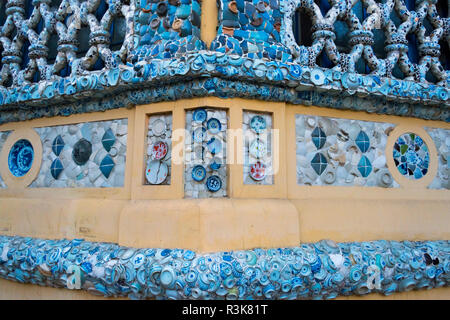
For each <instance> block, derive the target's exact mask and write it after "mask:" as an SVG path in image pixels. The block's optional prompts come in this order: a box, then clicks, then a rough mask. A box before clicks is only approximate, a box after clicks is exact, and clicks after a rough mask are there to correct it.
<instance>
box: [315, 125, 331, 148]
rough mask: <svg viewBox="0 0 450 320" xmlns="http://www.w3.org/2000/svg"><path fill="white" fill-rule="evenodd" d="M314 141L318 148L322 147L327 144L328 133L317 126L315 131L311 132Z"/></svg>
mask: <svg viewBox="0 0 450 320" xmlns="http://www.w3.org/2000/svg"><path fill="white" fill-rule="evenodd" d="M311 137H312V141H313V142H314V145H315V146H316V148H317V149H320V148H322V147H323V145H324V144H325V141H326V140H327V135H326V134H325V132H323V130H322V129H321V128H320V127H316V128H315V129H314V131H313V132H312V133H311Z"/></svg>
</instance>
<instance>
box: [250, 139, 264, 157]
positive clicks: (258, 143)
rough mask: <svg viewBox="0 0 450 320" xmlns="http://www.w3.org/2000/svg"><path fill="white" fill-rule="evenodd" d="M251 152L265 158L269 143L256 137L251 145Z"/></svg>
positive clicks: (255, 155) (254, 155)
mask: <svg viewBox="0 0 450 320" xmlns="http://www.w3.org/2000/svg"><path fill="white" fill-rule="evenodd" d="M249 151H250V154H251V155H252V156H253V157H255V158H257V159H260V158H263V157H264V156H265V155H266V154H267V145H266V142H265V141H263V140H260V139H255V140H253V142H252V143H251V145H250V149H249Z"/></svg>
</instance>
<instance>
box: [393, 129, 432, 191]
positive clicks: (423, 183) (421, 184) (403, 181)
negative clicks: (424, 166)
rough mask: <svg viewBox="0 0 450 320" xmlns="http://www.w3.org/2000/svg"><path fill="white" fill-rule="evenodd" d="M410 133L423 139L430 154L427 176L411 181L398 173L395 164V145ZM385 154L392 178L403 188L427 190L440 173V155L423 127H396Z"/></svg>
mask: <svg viewBox="0 0 450 320" xmlns="http://www.w3.org/2000/svg"><path fill="white" fill-rule="evenodd" d="M409 132H411V133H415V134H417V135H419V136H420V137H421V138H422V140H423V141H424V142H425V144H426V145H427V147H428V152H429V154H430V164H429V167H428V172H427V174H426V175H425V176H423V177H422V178H420V179H409V178H407V177H405V176H403V175H402V174H401V173H400V172H399V171H398V169H397V167H396V166H395V163H394V157H393V151H394V144H395V142H396V141H397V139H398V138H399V137H400V136H401V135H403V134H405V133H409ZM385 154H386V164H387V166H388V168H389V171H390V172H391V174H392V177H393V178H394V179H395V181H397V182H398V183H399V184H400V186H401V187H402V188H408V189H418V188H427V187H428V185H429V184H430V183H431V182H432V181H433V179H434V178H435V177H436V174H437V171H438V153H437V150H436V146H435V144H434V141H433V139H432V138H431V137H430V135H429V134H428V132H426V131H425V129H424V128H423V126H420V125H414V124H411V125H402V124H400V125H398V126H397V127H395V129H394V130H393V131H392V132H391V134H390V135H389V137H388V140H387V142H386V150H385Z"/></svg>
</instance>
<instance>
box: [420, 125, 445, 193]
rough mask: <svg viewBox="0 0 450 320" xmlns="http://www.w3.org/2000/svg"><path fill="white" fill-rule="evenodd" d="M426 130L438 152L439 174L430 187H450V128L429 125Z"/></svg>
mask: <svg viewBox="0 0 450 320" xmlns="http://www.w3.org/2000/svg"><path fill="white" fill-rule="evenodd" d="M425 130H426V131H427V133H428V134H429V135H430V136H431V139H433V142H434V144H435V146H436V150H437V154H438V170H437V174H436V177H435V178H434V180H433V181H432V182H431V184H430V185H429V186H428V188H429V189H450V181H449V175H450V162H449V161H450V130H445V129H440V128H428V127H425Z"/></svg>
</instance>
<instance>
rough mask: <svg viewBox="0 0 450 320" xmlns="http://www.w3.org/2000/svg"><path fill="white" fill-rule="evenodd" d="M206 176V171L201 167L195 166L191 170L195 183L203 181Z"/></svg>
mask: <svg viewBox="0 0 450 320" xmlns="http://www.w3.org/2000/svg"><path fill="white" fill-rule="evenodd" d="M205 176H206V169H205V168H204V167H203V166H201V165H197V166H195V167H194V168H193V169H192V179H194V180H195V181H198V182H200V181H202V180H203V179H205Z"/></svg>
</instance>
